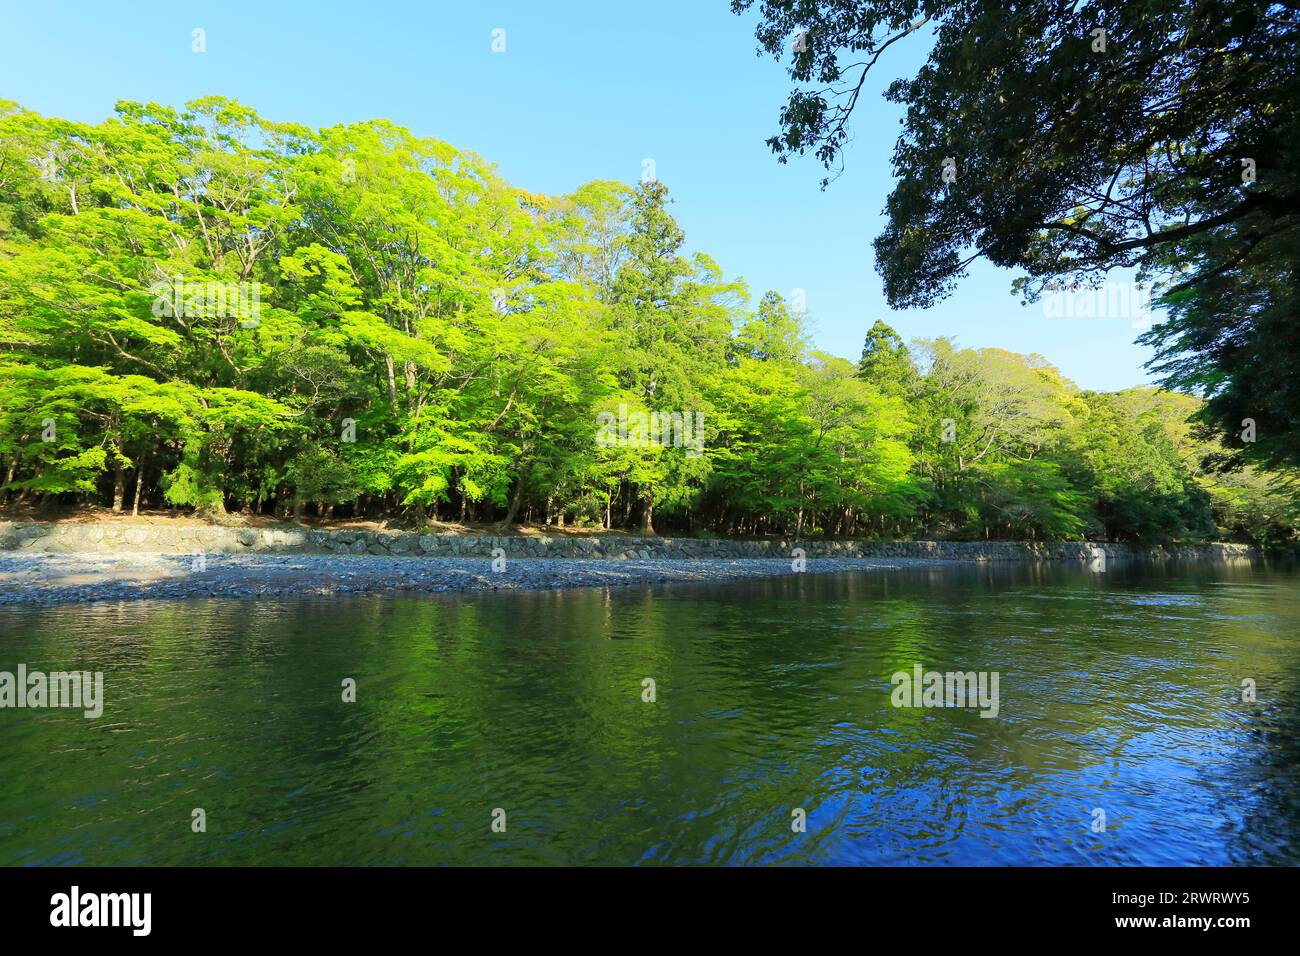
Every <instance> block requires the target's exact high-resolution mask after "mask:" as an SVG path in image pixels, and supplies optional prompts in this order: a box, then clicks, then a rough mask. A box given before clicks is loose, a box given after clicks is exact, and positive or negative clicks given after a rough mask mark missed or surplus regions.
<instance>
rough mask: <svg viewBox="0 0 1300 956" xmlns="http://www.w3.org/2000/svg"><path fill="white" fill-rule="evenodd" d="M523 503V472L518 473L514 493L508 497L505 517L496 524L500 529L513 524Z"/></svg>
mask: <svg viewBox="0 0 1300 956" xmlns="http://www.w3.org/2000/svg"><path fill="white" fill-rule="evenodd" d="M523 501H524V475H523V472H520V473H519V477H518V478H516V479H515V490H514V493H513V494H511V495H510V507H509V508H508V509H507V510H506V516H505V517H504V518H502V519H501V520H500V521H499V522H498V524H499V525H500V526H501V527H503V528H508V527H510V526H511V525H512V524H514V523H515V518H516V517H518V515H519V506H520V505H521V504H523Z"/></svg>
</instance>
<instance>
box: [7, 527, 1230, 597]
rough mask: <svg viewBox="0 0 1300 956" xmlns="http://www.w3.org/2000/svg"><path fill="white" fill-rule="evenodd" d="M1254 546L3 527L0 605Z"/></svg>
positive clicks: (830, 569)
mask: <svg viewBox="0 0 1300 956" xmlns="http://www.w3.org/2000/svg"><path fill="white" fill-rule="evenodd" d="M1253 556H1254V550H1253V549H1251V548H1249V547H1248V546H1245V545H1235V544H1210V545H1198V546H1183V547H1173V548H1164V547H1156V548H1138V547H1134V546H1130V545H1117V544H1094V543H1091V542H1081V541H1066V542H1052V543H1042V542H1016V541H821V540H810V541H793V540H775V539H772V540H736V539H719V538H639V537H627V536H621V535H620V536H603V535H585V536H558V535H555V536H552V535H507V536H491V535H452V534H418V533H413V532H400V531H367V530H358V529H346V528H345V529H329V530H323V529H313V528H301V527H295V526H287V527H276V528H265V527H263V528H247V527H233V528H231V527H217V526H210V525H202V524H197V523H195V524H192V525H190V524H177V523H175V522H168V523H165V524H151V523H147V522H114V523H75V524H63V523H55V522H48V523H41V522H0V606H6V605H20V604H35V605H54V604H68V603H84V602H91V601H120V600H140V599H151V598H192V597H212V596H217V597H232V598H250V597H251V598H256V597H279V596H286V595H295V594H324V595H342V594H353V593H366V592H380V591H413V592H429V593H436V592H444V591H485V590H491V591H503V590H539V589H550V588H574V587H629V586H634V585H642V584H659V583H669V582H696V581H727V580H737V579H742V578H760V577H778V576H783V575H789V574H797V573H809V574H818V573H823V574H824V573H835V572H844V571H878V570H893V569H905V568H922V567H932V566H942V565H949V564H960V563H983V562H1001V561H1019V562H1025V561H1069V562H1086V564H1087V565H1088V566H1090V567H1092V568H1093V569H1094V570H1097V571H1104V570H1105V568H1106V566H1107V565H1108V563H1110V562H1123V561H1132V560H1147V561H1150V560H1155V561H1166V560H1182V561H1196V562H1204V561H1209V562H1225V561H1243V560H1250V559H1251V558H1252V557H1253Z"/></svg>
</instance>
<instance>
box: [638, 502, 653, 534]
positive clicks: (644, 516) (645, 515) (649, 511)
mask: <svg viewBox="0 0 1300 956" xmlns="http://www.w3.org/2000/svg"><path fill="white" fill-rule="evenodd" d="M654 511H655V504H654V498H646V499H645V500H644V501H643V502H642V506H641V533H642V534H643V535H647V536H649V535H653V534H654V533H655V529H654Z"/></svg>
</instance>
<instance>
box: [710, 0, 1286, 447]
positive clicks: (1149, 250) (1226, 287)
mask: <svg viewBox="0 0 1300 956" xmlns="http://www.w3.org/2000/svg"><path fill="white" fill-rule="evenodd" d="M732 7H733V9H734V10H735V11H736V12H738V13H739V12H745V11H747V10H750V9H751V8H755V7H756V8H757V9H758V11H759V15H760V18H759V23H758V27H757V37H758V41H759V46H760V50H761V51H764V52H766V53H769V54H771V55H773V56H776V57H779V58H784V59H785V60H786V62H787V67H788V72H789V75H790V77H791V80H792V81H793V89H792V91H791V93H790V96H789V99H788V100H787V102H786V104H785V106H784V107H783V109H782V110H781V113H780V131H779V132H778V133H777V134H776V135H774V136H772V137H771V138H770V139H769V140H768V143H769V145H770V147H771V148H772V149H773V150H774V151H775V152H776V154H777V155H778V157H779V159H780V160H781V161H782V162H784V161H786V160H787V159H788V158H789V157H790V156H792V155H799V154H804V153H812V154H814V155H815V156H816V157H817V158H818V159H819V160H820V161H821V162H822V164H823V165H824V166H825V168H826V169H827V170H828V175H827V178H826V179H824V180H823V185H826V184H827V183H828V182H829V181H830V179H831V178H833V175H834V171H835V170H837V169H838V168H839V167H840V165H841V164H842V162H843V161H844V150H845V146H846V144H847V143H848V140H849V136H850V133H851V122H850V120H851V117H852V115H853V113H854V110H855V109H856V108H859V107H860V105H861V102H860V100H861V96H862V92H863V89H864V83H865V80H866V78H867V76H868V74H869V73H870V72H871V71H872V70H873V69H877V68H879V67H878V64H881V63H888V62H889V60H888V54H887V51H888V50H889V49H890V48H891V47H894V46H895V45H896V44H897V45H901V44H920V43H930V44H931V47H930V49H929V54H928V57H927V59H926V60H925V63H924V65H923V66H922V67H921V69H920V70H919V71H918V72H917V73H916V74H915V75H914V76H911V77H907V78H904V79H900V80H897V81H895V82H893V83H891V84H890V85H889V86H888V88H887V91H886V93H885V98H886V99H887V100H888V101H891V102H893V103H897V104H899V105H900V106H901V107H902V108H903V110H904V113H903V118H902V119H901V120H900V122H901V124H902V128H901V130H900V133H899V137H898V140H897V143H896V146H895V149H894V154H893V174H894V177H895V186H894V189H893V191H892V193H891V194H890V195H889V197H888V200H887V202H886V207H885V213H886V216H887V223H886V226H885V228H884V231H883V232H882V233H881V234H880V235H879V236H878V237H877V238H876V240H875V253H876V266H877V270H878V271H879V273H880V275H881V278H882V280H883V282H884V289H885V294H886V297H887V299H888V301H889V303H890V304H891V305H892V306H895V307H917V306H920V307H924V306H927V305H929V304H931V303H933V302H934V301H936V300H938V299H940V298H943V297H945V296H947V295H949V294H951V293H952V291H953V290H954V289H955V288H956V286H957V284H958V282H959V281H960V279H961V278H962V277H963V276H964V275H965V274H966V270H967V267H968V266H969V265H970V264H971V263H972V262H973V261H974V260H975V259H977V258H983V259H986V260H988V261H990V262H992V263H994V264H996V265H999V266H1004V267H1008V268H1012V269H1015V270H1017V271H1019V272H1020V273H1022V278H1020V279H1018V280H1017V283H1016V285H1017V287H1018V288H1019V289H1020V291H1022V292H1023V293H1024V294H1025V295H1026V296H1027V297H1028V298H1030V299H1034V298H1036V297H1037V296H1038V295H1039V294H1041V292H1042V289H1043V287H1044V285H1045V284H1047V283H1049V282H1053V281H1055V280H1057V279H1059V278H1062V277H1065V278H1067V279H1068V280H1069V281H1070V282H1078V283H1084V284H1088V285H1094V286H1095V285H1098V284H1100V283H1102V282H1104V281H1107V274H1108V273H1111V272H1112V271H1113V270H1121V272H1124V271H1127V270H1133V271H1135V272H1136V273H1137V275H1138V277H1139V279H1140V280H1142V281H1147V282H1150V283H1151V285H1152V286H1153V287H1154V289H1155V290H1156V293H1157V295H1158V296H1160V297H1161V298H1160V299H1159V300H1158V301H1159V302H1160V304H1162V305H1164V306H1166V307H1167V308H1168V315H1169V317H1168V320H1167V321H1165V322H1163V323H1161V324H1158V325H1156V326H1155V327H1154V328H1152V329H1151V330H1150V331H1148V332H1147V333H1146V334H1145V335H1144V336H1143V340H1144V341H1145V342H1146V343H1148V344H1150V345H1152V346H1154V347H1155V348H1156V358H1155V359H1154V360H1153V365H1154V367H1155V368H1156V370H1157V371H1158V372H1160V373H1161V374H1162V375H1163V376H1164V382H1165V384H1166V385H1168V386H1170V387H1171V388H1178V389H1184V390H1195V391H1196V392H1197V393H1198V394H1201V395H1202V396H1203V397H1205V398H1206V399H1207V402H1206V405H1205V406H1204V407H1203V408H1202V409H1200V410H1199V412H1198V417H1199V419H1200V420H1201V421H1202V422H1203V423H1204V424H1206V425H1208V426H1210V427H1212V428H1214V429H1215V430H1216V431H1217V433H1218V435H1219V437H1220V438H1221V439H1222V440H1224V441H1226V442H1227V443H1228V444H1230V445H1232V446H1234V447H1236V448H1237V449H1238V450H1239V451H1240V452H1241V455H1240V456H1239V459H1240V460H1241V461H1254V462H1256V463H1261V464H1266V465H1292V466H1294V465H1297V464H1300V440H1297V439H1300V384H1297V379H1296V376H1295V375H1293V374H1290V371H1291V369H1292V368H1294V366H1295V365H1296V363H1297V359H1300V348H1298V346H1300V340H1297V333H1296V331H1295V323H1294V318H1295V316H1296V315H1297V300H1296V294H1297V293H1296V289H1297V280H1298V278H1300V277H1298V276H1297V263H1298V262H1300V255H1297V252H1298V251H1300V250H1298V248H1297V243H1300V185H1298V183H1297V168H1298V166H1300V163H1298V159H1300V156H1297V150H1298V149H1300V120H1298V119H1297V117H1300V111H1297V108H1296V104H1297V102H1300V10H1298V9H1297V6H1296V5H1295V4H1294V3H1291V2H1273V0H1225V2H1222V3H1216V4H1215V5H1214V6H1213V7H1212V8H1211V7H1209V6H1206V5H1204V4H1202V3H1199V2H1197V0H1150V2H1144V3H1131V2H1126V0H1089V2H1085V3H1060V2H1056V0H1017V2H1012V3H1008V2H1005V0H901V2H867V3H860V2H850V0H733V3H732ZM945 168H946V169H947V170H948V172H947V174H946V175H945ZM1245 419H1249V420H1250V422H1251V423H1253V429H1251V431H1250V432H1249V434H1250V435H1251V438H1250V439H1249V440H1242V438H1241V435H1242V433H1243V430H1244V429H1245V428H1246V425H1245V423H1244V421H1243V420H1245Z"/></svg>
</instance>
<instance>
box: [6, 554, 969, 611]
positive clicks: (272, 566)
mask: <svg viewBox="0 0 1300 956" xmlns="http://www.w3.org/2000/svg"><path fill="white" fill-rule="evenodd" d="M958 563H959V562H956V561H944V560H935V559H923V558H893V559H885V558H838V559H836V558H830V559H816V560H811V561H808V562H807V565H806V568H805V573H810V574H825V573H833V572H840V571H881V570H899V569H908V568H913V569H914V568H924V567H935V566H942V565H956V564H958ZM493 564H494V562H493V560H492V559H486V560H485V559H482V558H478V559H475V558H462V559H455V558H424V559H413V558H409V557H405V558H398V557H391V556H388V557H380V556H375V555H355V556H353V555H348V556H335V555H312V554H301V555H273V554H232V555H225V554H221V555H211V556H199V557H196V556H190V555H183V554H148V553H135V554H123V555H108V554H84V553H83V554H66V553H64V554H56V553H49V552H44V553H42V552H37V553H14V552H7V553H6V552H0V607H5V606H11V605H40V606H52V605H57V604H81V603H87V602H93V601H132V600H144V599H176V598H203V597H229V598H260V597H285V596H290V595H309V594H314V595H333V596H340V595H348V594H364V593H368V592H402V591H406V592H425V593H439V592H445V591H534V590H544V589H558V588H579V587H606V588H609V587H620V588H621V587H632V586H635V585H643V584H662V583H669V582H700V581H731V580H739V579H743V578H765V577H779V576H783V575H787V574H792V573H795V572H794V571H793V568H792V562H791V561H790V560H783V559H776V558H757V559H755V558H750V559H737V560H699V559H685V560H683V559H675V560H669V559H659V560H655V559H651V560H644V559H637V560H629V561H623V560H592V559H567V558H523V559H507V560H506V561H504V562H496V566H497V567H499V568H500V570H499V571H494V570H493Z"/></svg>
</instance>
